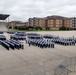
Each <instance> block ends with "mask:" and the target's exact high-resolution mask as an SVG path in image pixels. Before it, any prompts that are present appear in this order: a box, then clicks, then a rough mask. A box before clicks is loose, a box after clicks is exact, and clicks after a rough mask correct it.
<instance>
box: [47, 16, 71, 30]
mask: <svg viewBox="0 0 76 75" xmlns="http://www.w3.org/2000/svg"><path fill="white" fill-rule="evenodd" d="M62 26H64V27H66V28H69V29H70V28H71V27H72V20H71V18H66V17H62V16H56V15H53V16H48V17H47V27H48V28H50V29H51V30H59V28H60V27H62Z"/></svg>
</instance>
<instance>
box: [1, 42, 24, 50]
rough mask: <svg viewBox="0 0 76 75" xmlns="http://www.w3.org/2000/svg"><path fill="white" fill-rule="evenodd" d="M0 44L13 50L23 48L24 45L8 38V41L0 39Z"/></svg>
mask: <svg viewBox="0 0 76 75" xmlns="http://www.w3.org/2000/svg"><path fill="white" fill-rule="evenodd" d="M0 44H1V45H2V46H3V47H4V48H6V49H7V50H9V49H10V48H11V49H13V50H15V49H18V50H19V49H24V46H23V44H22V43H20V42H18V41H14V40H10V41H7V40H6V41H0Z"/></svg>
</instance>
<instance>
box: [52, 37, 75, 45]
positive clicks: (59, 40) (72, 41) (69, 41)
mask: <svg viewBox="0 0 76 75" xmlns="http://www.w3.org/2000/svg"><path fill="white" fill-rule="evenodd" d="M52 42H54V43H56V44H60V45H64V46H71V45H73V46H75V43H76V41H75V39H71V38H68V39H65V38H57V39H52Z"/></svg>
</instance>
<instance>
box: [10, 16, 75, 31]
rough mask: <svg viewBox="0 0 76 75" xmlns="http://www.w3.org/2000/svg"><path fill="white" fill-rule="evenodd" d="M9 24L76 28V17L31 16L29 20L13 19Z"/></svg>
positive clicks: (52, 28)
mask: <svg viewBox="0 0 76 75" xmlns="http://www.w3.org/2000/svg"><path fill="white" fill-rule="evenodd" d="M9 26H12V28H13V27H15V26H24V27H27V26H28V27H29V26H33V27H35V26H39V27H41V28H42V29H46V28H49V29H50V30H59V28H60V27H62V26H64V27H66V29H67V28H69V29H72V30H74V29H75V30H76V18H75V17H72V18H68V17H63V16H57V15H53V16H47V17H44V18H38V17H34V18H29V19H28V22H24V23H23V22H20V21H11V22H9Z"/></svg>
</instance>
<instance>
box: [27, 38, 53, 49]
mask: <svg viewBox="0 0 76 75" xmlns="http://www.w3.org/2000/svg"><path fill="white" fill-rule="evenodd" d="M28 44H29V46H31V45H34V46H37V47H40V48H54V43H52V42H47V41H45V40H43V39H29V40H28Z"/></svg>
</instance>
